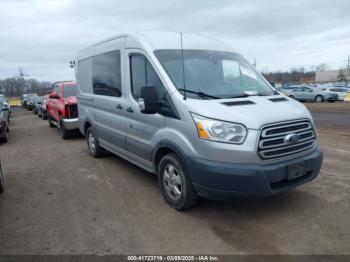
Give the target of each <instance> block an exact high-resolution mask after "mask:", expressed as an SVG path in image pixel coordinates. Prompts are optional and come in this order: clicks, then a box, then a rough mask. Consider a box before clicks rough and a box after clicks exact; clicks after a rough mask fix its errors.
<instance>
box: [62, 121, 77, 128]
mask: <svg viewBox="0 0 350 262" xmlns="http://www.w3.org/2000/svg"><path fill="white" fill-rule="evenodd" d="M62 122H63V126H64V128H65V129H67V130H73V129H78V128H79V118H64V119H63V120H62Z"/></svg>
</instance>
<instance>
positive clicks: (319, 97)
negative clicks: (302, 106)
mask: <svg viewBox="0 0 350 262" xmlns="http://www.w3.org/2000/svg"><path fill="white" fill-rule="evenodd" d="M323 100H324V97H323V96H322V95H317V96H316V97H315V101H316V103H322V102H323Z"/></svg>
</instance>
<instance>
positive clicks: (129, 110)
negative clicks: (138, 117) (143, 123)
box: [126, 106, 134, 113]
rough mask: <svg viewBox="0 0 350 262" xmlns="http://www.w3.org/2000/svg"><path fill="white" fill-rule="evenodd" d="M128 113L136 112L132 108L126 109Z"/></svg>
mask: <svg viewBox="0 0 350 262" xmlns="http://www.w3.org/2000/svg"><path fill="white" fill-rule="evenodd" d="M126 111H127V112H129V113H133V112H134V110H133V109H132V107H131V106H129V107H127V108H126Z"/></svg>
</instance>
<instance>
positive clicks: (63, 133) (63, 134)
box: [59, 119, 72, 139]
mask: <svg viewBox="0 0 350 262" xmlns="http://www.w3.org/2000/svg"><path fill="white" fill-rule="evenodd" d="M59 130H60V134H61V137H62V138H63V139H68V138H70V137H71V135H72V133H71V131H70V130H68V129H66V128H65V127H64V125H63V120H62V119H60V127H59Z"/></svg>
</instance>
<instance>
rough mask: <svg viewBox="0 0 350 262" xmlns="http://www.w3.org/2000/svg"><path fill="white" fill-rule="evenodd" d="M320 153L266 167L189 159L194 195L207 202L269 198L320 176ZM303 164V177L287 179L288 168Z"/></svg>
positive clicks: (321, 156)
mask: <svg viewBox="0 0 350 262" xmlns="http://www.w3.org/2000/svg"><path fill="white" fill-rule="evenodd" d="M322 158H323V155H322V152H321V151H320V150H319V149H316V150H315V151H314V152H313V153H311V154H310V155H307V156H303V157H300V158H297V159H293V160H289V161H283V162H279V163H274V164H267V165H254V164H252V165H250V164H230V163H222V162H215V161H209V160H204V159H200V158H194V157H190V158H187V160H188V169H189V171H190V175H191V179H192V182H193V185H194V187H195V189H196V191H197V193H198V194H199V195H200V196H202V197H204V198H209V199H230V198H232V197H237V196H269V195H273V194H276V193H279V192H282V191H286V190H289V189H291V188H294V187H296V186H299V185H301V184H304V183H307V182H309V181H311V180H313V179H314V178H316V176H317V175H318V174H319V172H320V169H321V164H322ZM302 161H304V163H305V175H304V176H301V177H299V178H296V179H293V180H287V172H288V171H287V170H288V166H289V165H291V164H294V163H299V162H302Z"/></svg>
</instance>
